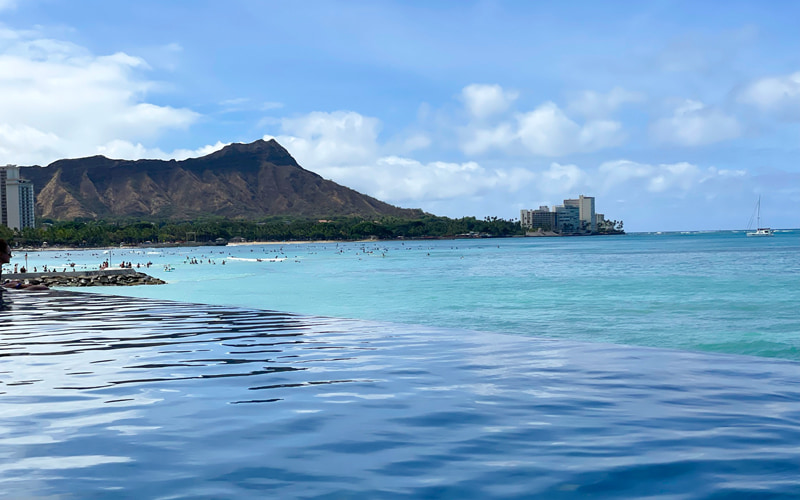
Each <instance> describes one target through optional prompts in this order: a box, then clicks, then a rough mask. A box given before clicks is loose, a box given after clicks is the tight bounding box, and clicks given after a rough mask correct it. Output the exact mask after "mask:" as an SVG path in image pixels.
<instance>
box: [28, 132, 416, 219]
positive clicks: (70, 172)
mask: <svg viewBox="0 0 800 500" xmlns="http://www.w3.org/2000/svg"><path fill="white" fill-rule="evenodd" d="M20 174H21V176H22V177H23V178H26V179H29V180H31V181H33V183H34V190H35V192H36V208H37V214H38V215H40V216H42V217H45V218H50V219H59V220H68V219H74V218H76V217H86V218H98V219H99V218H115V217H141V218H153V219H156V218H158V219H161V218H171V219H192V218H196V217H200V216H207V215H216V216H223V217H244V218H248V219H257V218H262V217H268V216H273V215H291V216H306V217H332V216H342V215H355V216H362V217H375V216H384V215H390V216H397V217H418V216H420V215H421V214H422V212H421V211H420V210H411V209H403V208H398V207H395V206H392V205H389V204H387V203H384V202H382V201H379V200H376V199H375V198H372V197H369V196H366V195H363V194H361V193H358V192H356V191H353V190H352V189H350V188H347V187H344V186H341V185H339V184H336V183H335V182H333V181H329V180H325V179H323V178H322V177H320V176H319V175H317V174H315V173H313V172H310V171H308V170H305V169H303V168H302V167H301V166H300V165H298V164H297V162H296V161H295V159H294V158H292V156H291V155H290V154H289V152H288V151H286V149H284V148H283V147H282V146H281V145H280V144H278V143H277V142H276V141H275V140H270V141H263V140H258V141H256V142H253V143H250V144H231V145H229V146H226V147H225V148H223V149H221V150H220V151H217V152H215V153H211V154H210V155H207V156H203V157H201V158H191V159H188V160H183V161H175V160H170V161H162V160H137V161H129V160H111V159H108V158H106V157H104V156H92V157H89V158H78V159H70V160H59V161H56V162H53V163H51V164H50V165H48V166H47V167H25V168H23V169H22V170H21V172H20Z"/></svg>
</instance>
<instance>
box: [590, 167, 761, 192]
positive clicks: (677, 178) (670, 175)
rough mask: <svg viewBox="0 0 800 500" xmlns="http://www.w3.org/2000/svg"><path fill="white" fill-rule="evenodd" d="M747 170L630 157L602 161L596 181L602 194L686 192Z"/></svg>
mask: <svg viewBox="0 0 800 500" xmlns="http://www.w3.org/2000/svg"><path fill="white" fill-rule="evenodd" d="M744 176H746V172H745V171H743V170H726V169H717V168H716V167H708V168H706V169H702V168H700V167H698V166H697V165H694V164H691V163H688V162H678V163H671V164H660V165H649V164H646V163H637V162H633V161H628V160H615V161H609V162H605V163H602V164H601V165H600V166H599V167H598V169H597V180H596V182H594V183H593V184H594V185H595V186H597V187H598V190H599V192H600V193H603V194H605V193H614V192H618V193H625V192H640V191H646V192H649V193H666V192H670V193H672V194H677V195H682V194H684V193H687V192H689V191H693V190H697V189H699V188H700V187H701V186H702V185H704V184H707V183H714V182H717V181H726V180H729V179H735V178H742V177H744Z"/></svg>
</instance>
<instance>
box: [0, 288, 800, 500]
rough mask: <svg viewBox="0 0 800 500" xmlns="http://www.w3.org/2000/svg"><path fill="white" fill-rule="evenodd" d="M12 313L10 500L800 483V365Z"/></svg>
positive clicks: (281, 319) (73, 308)
mask: <svg viewBox="0 0 800 500" xmlns="http://www.w3.org/2000/svg"><path fill="white" fill-rule="evenodd" d="M12 301H13V304H12V306H11V308H10V309H8V310H5V311H0V430H1V431H2V432H0V471H2V474H0V488H2V491H3V492H4V493H5V494H6V495H9V496H10V497H30V496H48V495H50V496H58V497H59V498H86V497H90V496H91V497H97V496H99V497H103V496H108V497H130V498H158V497H161V498H166V497H208V498H213V497H224V498H233V497H236V498H264V497H276V498H278V497H280V498H290V497H321V496H331V497H348V498H349V497H358V498H420V497H436V498H487V497H503V498H507V497H511V498H514V497H517V498H525V497H530V496H534V495H538V496H541V497H543V498H584V497H586V496H591V495H595V496H597V497H603V498H615V497H616V498H631V497H642V496H647V495H651V496H652V497H654V498H657V497H659V496H662V497H664V498H676V497H678V495H679V497H680V498H708V497H713V496H720V497H721V496H725V495H734V496H748V495H761V496H770V497H780V496H785V497H787V498H789V497H791V495H794V494H796V492H797V491H800V479H798V476H797V470H800V453H798V452H797V449H796V443H798V442H800V384H798V382H800V374H798V365H797V364H795V363H791V362H781V361H766V360H764V359H757V358H748V357H729V356H720V355H704V354H699V353H686V352H675V351H665V350H656V349H644V348H641V349H640V348H629V347H620V346H611V345H603V344H578V343H568V342H560V341H547V340H539V339H531V338H524V337H519V336H506V335H498V334H485V333H476V332H468V331H462V330H445V329H434V328H421V327H409V326H398V325H392V324H382V323H368V322H361V321H350V320H342V319H331V318H314V317H302V316H294V315H290V314H281V313H275V312H269V311H258V310H249V309H236V308H227V307H215V306H205V305H203V306H199V305H194V304H184V303H176V302H168V301H152V300H143V299H135V298H123V297H114V296H100V295H93V294H77V293H68V292H31V293H24V292H20V293H17V294H13V295H12Z"/></svg>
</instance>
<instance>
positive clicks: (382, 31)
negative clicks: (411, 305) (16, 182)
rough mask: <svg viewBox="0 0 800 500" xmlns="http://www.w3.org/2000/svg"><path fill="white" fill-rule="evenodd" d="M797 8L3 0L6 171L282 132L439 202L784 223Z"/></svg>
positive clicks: (793, 125)
mask: <svg viewBox="0 0 800 500" xmlns="http://www.w3.org/2000/svg"><path fill="white" fill-rule="evenodd" d="M798 11H800V5H798V4H796V3H795V2H789V1H786V2H780V1H775V2H764V3H763V4H757V3H756V2H736V1H730V2H724V3H723V2H696V1H695V2H675V1H660V2H659V1H654V2H633V1H632V2H579V1H575V2H529V1H455V0H454V1H447V2H444V1H441V2H437V1H431V0H429V1H380V0H368V1H366V0H364V1H360V0H347V1H338V0H326V1H295V2H285V1H281V2H277V1H275V2H272V1H254V0H252V1H246V0H227V1H226V2H218V1H194V0H193V1H189V0H185V1H170V2H164V1H151V0H138V1H136V2H132V1H108V0H102V1H100V0H80V1H66V0H0V164H6V163H12V164H18V165H47V164H49V163H50V162H52V161H55V160H57V159H60V158H75V157H82V156H90V155H95V154H103V155H106V156H108V157H112V158H124V159H138V158H163V159H171V158H175V159H184V158H188V157H194V156H201V155H204V154H207V153H209V152H211V151H213V150H215V149H219V148H221V147H223V146H224V145H225V144H229V143H231V142H252V141H254V140H256V139H261V138H273V137H274V138H276V139H277V140H278V142H280V143H281V144H282V145H283V146H284V147H286V148H287V149H288V150H289V152H290V153H292V155H293V156H294V157H295V158H296V159H297V160H298V162H299V163H300V164H301V165H302V166H303V167H304V168H306V169H308V170H312V171H314V172H317V173H319V174H320V175H322V176H323V177H326V178H329V179H332V180H334V181H336V182H338V183H340V184H343V185H346V186H349V187H352V188H354V189H356V190H358V191H361V192H364V193H367V194H370V195H372V196H375V197H377V198H379V199H382V200H385V201H388V202H390V203H393V204H395V205H400V206H404V207H414V208H417V207H418V208H422V209H424V210H426V211H428V212H431V213H435V214H437V215H446V216H450V217H461V216H465V215H473V216H477V217H481V218H482V217H484V216H487V215H488V216H499V217H503V218H517V217H519V210H520V209H521V208H537V207H538V206H539V205H544V204H546V205H553V204H556V203H560V202H561V200H563V199H564V198H568V197H576V196H577V195H579V194H585V195H593V196H595V197H596V206H597V210H598V211H599V212H602V213H605V214H606V216H607V217H609V218H613V219H622V220H624V221H625V227H626V229H628V230H630V231H669V230H703V229H742V228H744V227H745V226H746V225H747V222H748V220H749V218H750V215H751V213H752V209H753V206H754V205H755V202H756V199H757V197H758V196H759V195H760V196H761V197H762V218H763V222H764V223H765V224H769V225H771V226H772V227H779V228H797V227H800V154H798V153H800V151H799V150H800V147H799V146H800V37H798V36H797V27H796V20H797V19H798V18H800V12H798Z"/></svg>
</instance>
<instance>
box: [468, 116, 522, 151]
mask: <svg viewBox="0 0 800 500" xmlns="http://www.w3.org/2000/svg"><path fill="white" fill-rule="evenodd" d="M462 136H463V138H462V140H461V150H462V151H464V152H465V153H466V154H468V155H473V154H480V153H484V152H486V151H488V150H490V149H506V148H508V147H509V146H511V145H512V144H513V143H514V141H516V140H517V138H518V134H517V131H516V130H514V128H513V127H512V125H511V124H510V123H501V124H499V125H496V126H494V127H475V126H472V127H466V128H464V129H463V131H462Z"/></svg>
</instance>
